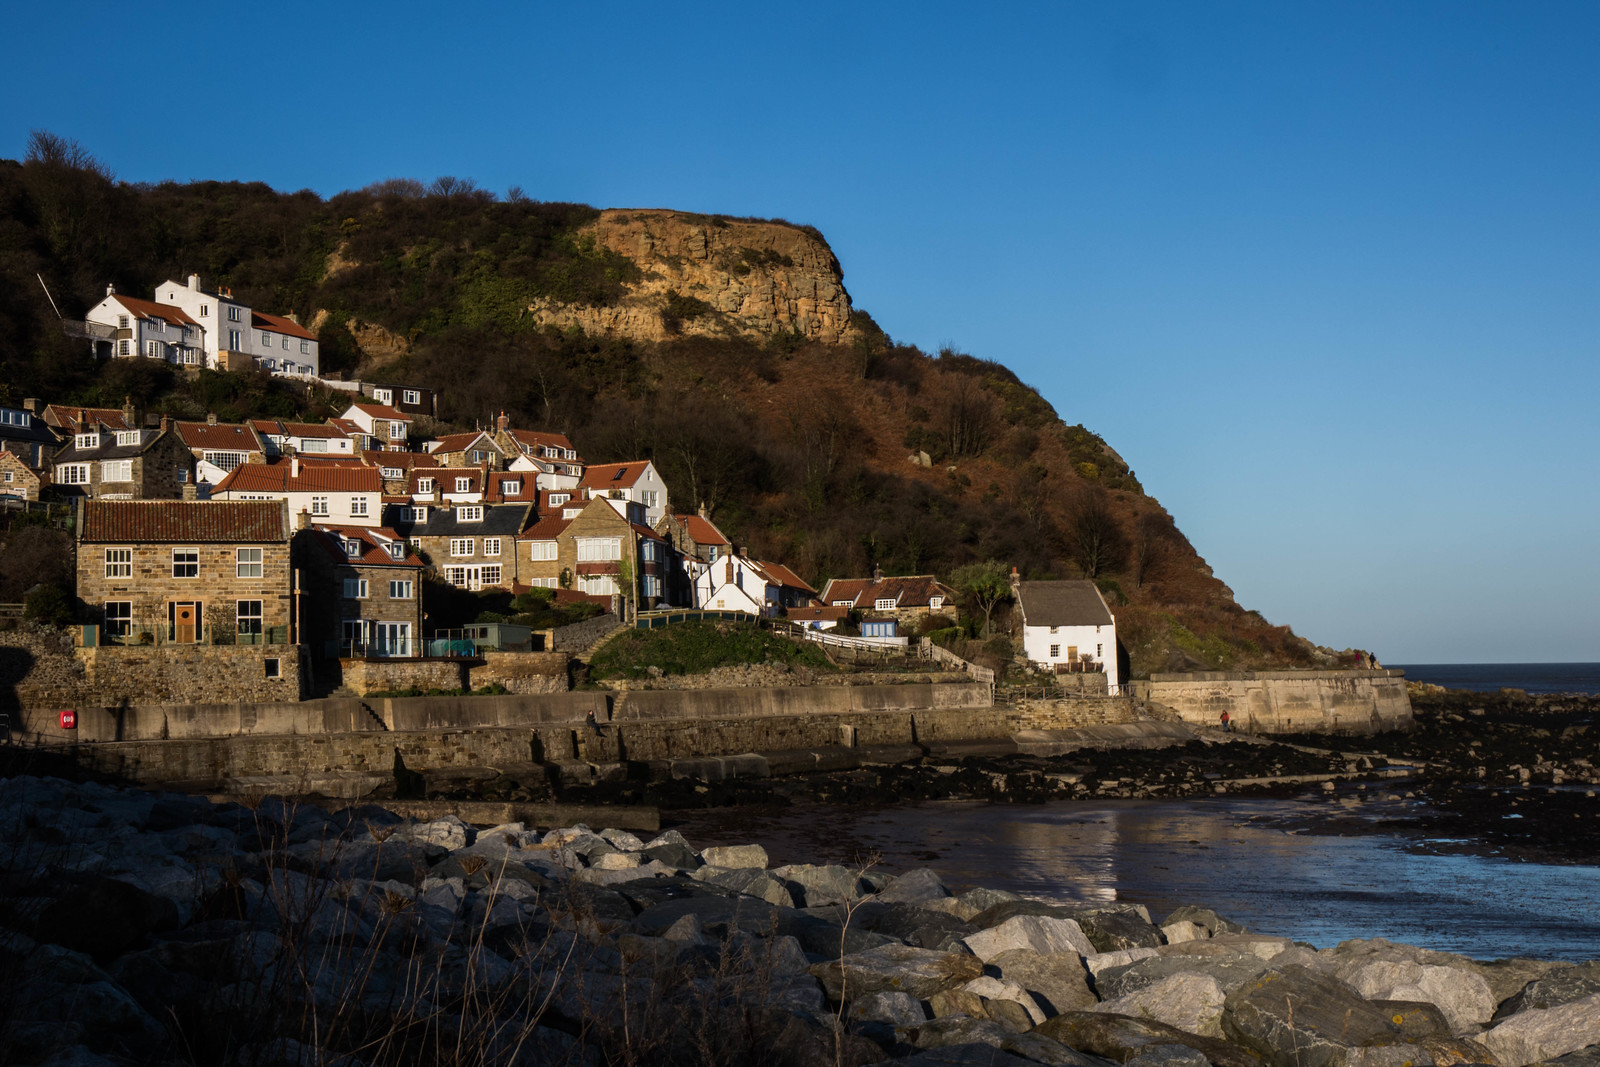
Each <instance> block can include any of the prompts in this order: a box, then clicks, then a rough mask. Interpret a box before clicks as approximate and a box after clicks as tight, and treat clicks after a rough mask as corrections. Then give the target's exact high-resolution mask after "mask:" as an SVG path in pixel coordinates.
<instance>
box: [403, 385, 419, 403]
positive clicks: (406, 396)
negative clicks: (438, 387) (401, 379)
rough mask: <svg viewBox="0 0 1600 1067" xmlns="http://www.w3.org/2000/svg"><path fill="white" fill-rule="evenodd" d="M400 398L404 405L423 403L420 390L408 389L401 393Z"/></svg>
mask: <svg viewBox="0 0 1600 1067" xmlns="http://www.w3.org/2000/svg"><path fill="white" fill-rule="evenodd" d="M400 397H401V401H400V402H401V403H402V404H420V403H422V393H421V392H420V391H419V390H416V389H406V390H404V391H402V392H401V394H400Z"/></svg>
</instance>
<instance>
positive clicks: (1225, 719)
mask: <svg viewBox="0 0 1600 1067" xmlns="http://www.w3.org/2000/svg"><path fill="white" fill-rule="evenodd" d="M1231 723H1232V719H1231V718H1230V717H1229V716H1228V713H1227V712H1223V713H1222V732H1223V733H1225V734H1226V733H1232V732H1233V726H1232V725H1231Z"/></svg>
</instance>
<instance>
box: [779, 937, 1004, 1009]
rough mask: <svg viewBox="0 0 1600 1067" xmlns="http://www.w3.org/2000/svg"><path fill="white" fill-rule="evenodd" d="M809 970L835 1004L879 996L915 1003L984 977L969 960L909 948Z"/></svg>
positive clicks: (889, 948)
mask: <svg viewBox="0 0 1600 1067" xmlns="http://www.w3.org/2000/svg"><path fill="white" fill-rule="evenodd" d="M809 970H810V973H811V974H812V976H813V977H815V978H817V979H819V980H820V981H821V982H822V985H823V988H824V989H826V990H827V992H828V996H829V998H830V999H832V1000H835V1001H838V1000H843V999H845V998H846V997H847V996H848V997H859V996H867V995H869V994H872V993H882V992H891V993H892V992H901V993H909V994H910V995H911V996H914V997H916V998H917V999H918V1000H927V999H928V998H929V997H931V996H933V995H934V994H935V993H938V992H941V991H942V990H946V989H955V988H957V987H959V986H961V985H964V984H965V983H967V982H970V981H971V980H972V979H974V978H977V977H978V976H979V975H981V974H982V973H983V966H982V965H981V964H980V963H979V962H978V961H977V960H976V959H974V958H973V957H971V956H960V955H957V954H955V953H951V952H934V951H932V950H929V949H922V948H911V947H910V946H908V945H880V946H879V947H877V948H874V949H869V950H868V951H866V952H857V953H853V954H851V955H848V956H845V957H844V958H842V959H839V960H829V961H828V962H826V963H817V964H813V965H812V966H811V967H810V968H809Z"/></svg>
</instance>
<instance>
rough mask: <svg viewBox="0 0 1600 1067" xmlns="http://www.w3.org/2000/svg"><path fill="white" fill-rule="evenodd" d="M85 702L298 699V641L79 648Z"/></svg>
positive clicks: (301, 667) (300, 682)
mask: <svg viewBox="0 0 1600 1067" xmlns="http://www.w3.org/2000/svg"><path fill="white" fill-rule="evenodd" d="M76 655H77V657H78V659H79V660H81V661H82V663H83V668H84V688H85V692H84V694H83V695H82V696H81V697H80V698H79V700H80V701H81V702H82V703H84V704H104V705H118V704H124V703H126V704H190V703H199V702H209V703H232V702H235V701H260V702H265V703H283V702H289V701H297V700H299V699H300V697H301V695H302V693H303V691H304V686H303V679H302V671H303V670H304V664H303V663H302V657H301V649H300V646H298V645H127V646H121V645H102V646H100V647H99V648H80V649H77V650H76Z"/></svg>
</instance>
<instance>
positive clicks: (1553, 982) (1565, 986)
mask: <svg viewBox="0 0 1600 1067" xmlns="http://www.w3.org/2000/svg"><path fill="white" fill-rule="evenodd" d="M1595 993H1600V960H1592V961H1590V962H1589V963H1584V964H1580V965H1579V966H1577V967H1562V968H1560V969H1559V970H1553V971H1550V972H1549V973H1547V974H1544V975H1542V976H1541V977H1539V978H1535V979H1534V980H1533V981H1531V982H1529V983H1528V984H1527V985H1525V986H1523V987H1522V989H1520V990H1519V991H1518V992H1517V994H1516V995H1515V996H1513V997H1510V998H1508V999H1507V1000H1506V1002H1505V1003H1504V1004H1502V1005H1500V1010H1499V1011H1496V1012H1495V1013H1494V1018H1495V1020H1496V1021H1498V1020H1501V1019H1506V1018H1509V1017H1510V1016H1512V1015H1515V1014H1517V1013H1518V1012H1522V1011H1526V1010H1528V1009H1529V1008H1555V1007H1560V1006H1561V1005H1562V1004H1570V1003H1572V1002H1573V1001H1574V1000H1582V999H1583V998H1584V997H1587V996H1593V995H1594V994H1595Z"/></svg>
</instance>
